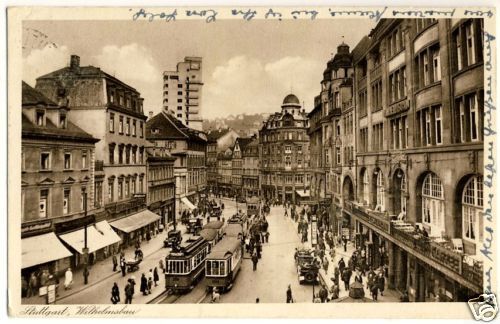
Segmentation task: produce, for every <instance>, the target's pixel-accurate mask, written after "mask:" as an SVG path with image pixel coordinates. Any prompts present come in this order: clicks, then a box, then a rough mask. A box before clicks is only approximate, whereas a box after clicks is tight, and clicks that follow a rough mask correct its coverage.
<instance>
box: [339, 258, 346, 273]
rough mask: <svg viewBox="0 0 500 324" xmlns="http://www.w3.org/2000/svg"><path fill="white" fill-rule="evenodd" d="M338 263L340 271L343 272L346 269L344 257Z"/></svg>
mask: <svg viewBox="0 0 500 324" xmlns="http://www.w3.org/2000/svg"><path fill="white" fill-rule="evenodd" d="M338 265H339V270H340V273H343V272H344V269H345V262H344V258H343V257H341V258H340V260H339V263H338Z"/></svg>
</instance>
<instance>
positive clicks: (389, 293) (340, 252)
mask: <svg viewBox="0 0 500 324" xmlns="http://www.w3.org/2000/svg"><path fill="white" fill-rule="evenodd" d="M274 208H280V210H281V214H282V215H284V213H285V209H284V207H281V206H279V207H274ZM288 214H289V215H290V212H289V213H288ZM287 218H288V221H290V222H291V223H293V224H294V226H295V227H296V228H297V227H298V223H297V222H294V221H293V220H292V218H291V217H287ZM309 233H310V232H309ZM297 235H298V234H297ZM303 244H304V247H306V248H311V242H310V240H308V241H307V242H305V243H303ZM354 251H355V248H354V245H353V244H352V242H348V243H347V252H344V247H343V246H342V245H337V246H336V247H335V257H334V259H333V260H332V258H331V257H328V259H329V261H330V263H329V266H328V271H327V272H325V270H324V269H323V267H321V268H320V270H319V276H320V280H321V282H322V284H324V285H326V286H327V287H328V290H330V288H331V287H332V286H333V281H332V280H331V279H330V278H333V277H335V276H334V271H335V267H336V266H337V265H338V262H339V261H340V259H341V258H344V261H345V263H346V264H347V261H348V260H349V258H350V257H351V256H352V253H353V252H354ZM325 255H328V256H330V255H331V254H330V248H329V247H328V245H326V251H325ZM367 281H368V279H367V277H366V276H363V288H364V290H365V297H367V298H370V299H371V293H370V292H369V291H368V289H367V288H366V283H367ZM386 281H387V279H386ZM352 282H354V275H353V276H351V281H350V284H351V283H352ZM339 286H340V287H339V288H340V292H339V298H342V297H345V296H348V295H349V292H348V291H346V290H345V289H344V284H343V282H342V281H340V285H339ZM318 291H319V290H318ZM399 296H400V294H399V292H397V291H395V290H393V289H388V288H387V282H386V288H385V290H384V295H383V296H381V295H380V292H379V296H378V301H379V302H399Z"/></svg>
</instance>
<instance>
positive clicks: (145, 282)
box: [140, 273, 148, 296]
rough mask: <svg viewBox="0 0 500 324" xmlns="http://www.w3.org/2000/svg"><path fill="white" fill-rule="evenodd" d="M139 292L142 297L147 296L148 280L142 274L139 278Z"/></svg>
mask: <svg viewBox="0 0 500 324" xmlns="http://www.w3.org/2000/svg"><path fill="white" fill-rule="evenodd" d="M140 290H141V293H142V294H143V295H144V296H146V295H147V294H148V279H147V278H146V275H145V274H144V273H143V274H142V276H141V287H140Z"/></svg>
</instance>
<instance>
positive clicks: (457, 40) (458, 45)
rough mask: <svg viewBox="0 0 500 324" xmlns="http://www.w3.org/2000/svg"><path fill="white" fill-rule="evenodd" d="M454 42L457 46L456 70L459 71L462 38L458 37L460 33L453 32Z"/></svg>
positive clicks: (460, 67) (460, 66)
mask: <svg viewBox="0 0 500 324" xmlns="http://www.w3.org/2000/svg"><path fill="white" fill-rule="evenodd" d="M455 44H456V47H457V52H456V53H457V70H458V71H460V70H461V69H462V67H463V66H462V40H461V39H460V33H459V32H457V33H456V34H455Z"/></svg>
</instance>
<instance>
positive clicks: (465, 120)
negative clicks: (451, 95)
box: [454, 90, 484, 143]
mask: <svg viewBox="0 0 500 324" xmlns="http://www.w3.org/2000/svg"><path fill="white" fill-rule="evenodd" d="M482 97H483V91H482V90H481V91H480V92H478V93H470V94H467V95H465V96H463V97H459V98H456V99H455V109H454V111H455V120H456V125H457V127H456V134H455V138H456V141H458V142H461V143H466V142H474V141H479V140H481V135H482V132H481V129H482V119H483V117H484V112H483V109H484V108H483V104H482V99H478V98H482Z"/></svg>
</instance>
